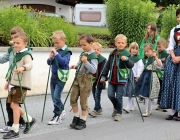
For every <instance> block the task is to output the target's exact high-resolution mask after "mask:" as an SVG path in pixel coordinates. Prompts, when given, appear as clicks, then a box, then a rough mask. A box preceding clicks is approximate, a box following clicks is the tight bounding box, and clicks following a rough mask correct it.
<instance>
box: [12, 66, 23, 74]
mask: <svg viewBox="0 0 180 140" xmlns="http://www.w3.org/2000/svg"><path fill="white" fill-rule="evenodd" d="M24 70H25V68H24V67H19V68H18V69H16V70H14V72H15V73H21V72H23V71H24Z"/></svg>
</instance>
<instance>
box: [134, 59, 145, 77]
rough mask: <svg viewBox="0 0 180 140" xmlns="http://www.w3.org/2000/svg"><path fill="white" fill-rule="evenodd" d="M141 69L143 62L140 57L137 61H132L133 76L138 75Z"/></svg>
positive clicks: (142, 68)
mask: <svg viewBox="0 0 180 140" xmlns="http://www.w3.org/2000/svg"><path fill="white" fill-rule="evenodd" d="M143 70H144V64H143V61H142V59H140V60H139V61H137V62H136V63H134V67H133V68H132V71H133V74H134V77H140V75H141V73H142V72H143Z"/></svg>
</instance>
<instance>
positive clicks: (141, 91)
mask: <svg viewBox="0 0 180 140" xmlns="http://www.w3.org/2000/svg"><path fill="white" fill-rule="evenodd" d="M144 54H145V56H144V59H143V63H144V71H143V73H142V75H141V76H140V78H139V80H138V82H137V85H136V90H135V91H136V93H137V94H138V95H140V96H142V97H145V101H146V103H145V105H146V111H145V113H144V114H143V116H144V117H148V116H149V115H151V113H152V101H151V99H155V98H157V97H158V94H159V89H160V85H159V80H158V77H157V74H156V72H155V71H154V70H156V68H161V67H162V63H161V60H160V59H158V56H157V52H156V51H155V50H154V47H153V45H152V44H151V43H148V44H146V45H145V46H144Z"/></svg>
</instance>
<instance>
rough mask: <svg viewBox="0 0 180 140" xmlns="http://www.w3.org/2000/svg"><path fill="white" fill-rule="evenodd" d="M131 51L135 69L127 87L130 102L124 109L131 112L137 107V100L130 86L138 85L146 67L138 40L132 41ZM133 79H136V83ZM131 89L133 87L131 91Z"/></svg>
mask: <svg viewBox="0 0 180 140" xmlns="http://www.w3.org/2000/svg"><path fill="white" fill-rule="evenodd" d="M129 52H130V53H131V56H132V60H133V61H134V67H133V68H132V71H133V76H134V77H132V78H131V81H130V82H131V83H128V84H127V85H129V86H127V87H126V88H127V93H126V97H128V103H127V106H126V108H124V109H123V111H125V112H126V113H129V111H134V109H135V107H136V104H135V102H136V100H135V98H134V97H132V96H133V94H134V93H133V92H134V89H133V88H130V87H132V86H134V88H135V85H136V82H137V81H138V79H139V77H140V75H141V73H142V71H143V69H144V64H143V62H142V59H141V58H140V57H139V45H138V44H137V43H136V42H132V43H131V44H130V46H129ZM132 80H135V84H134V82H133V81H132ZM131 84H134V85H131ZM129 89H131V91H130V92H128V91H129Z"/></svg>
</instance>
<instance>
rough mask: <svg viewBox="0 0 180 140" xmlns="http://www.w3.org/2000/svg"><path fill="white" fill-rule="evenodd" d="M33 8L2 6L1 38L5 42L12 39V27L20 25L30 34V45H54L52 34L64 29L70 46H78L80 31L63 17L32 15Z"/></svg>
mask: <svg viewBox="0 0 180 140" xmlns="http://www.w3.org/2000/svg"><path fill="white" fill-rule="evenodd" d="M30 12H34V11H33V10H32V9H27V8H26V7H25V6H24V7H23V8H22V7H12V6H6V7H5V8H2V7H1V8H0V39H1V41H2V42H4V43H5V44H8V42H9V40H10V29H11V28H13V27H14V26H20V27H21V28H23V29H24V31H25V32H26V33H27V34H28V36H29V45H30V46H32V47H35V46H38V47H39V46H42V47H47V46H52V45H53V44H52V41H51V39H50V36H51V35H52V32H54V31H56V30H63V31H64V33H65V34H66V37H67V45H68V46H76V44H77V42H78V33H77V31H76V30H75V29H74V28H73V26H72V25H71V24H69V23H65V21H64V20H63V19H62V18H57V17H46V16H44V15H40V14H39V15H36V16H30Z"/></svg>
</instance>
